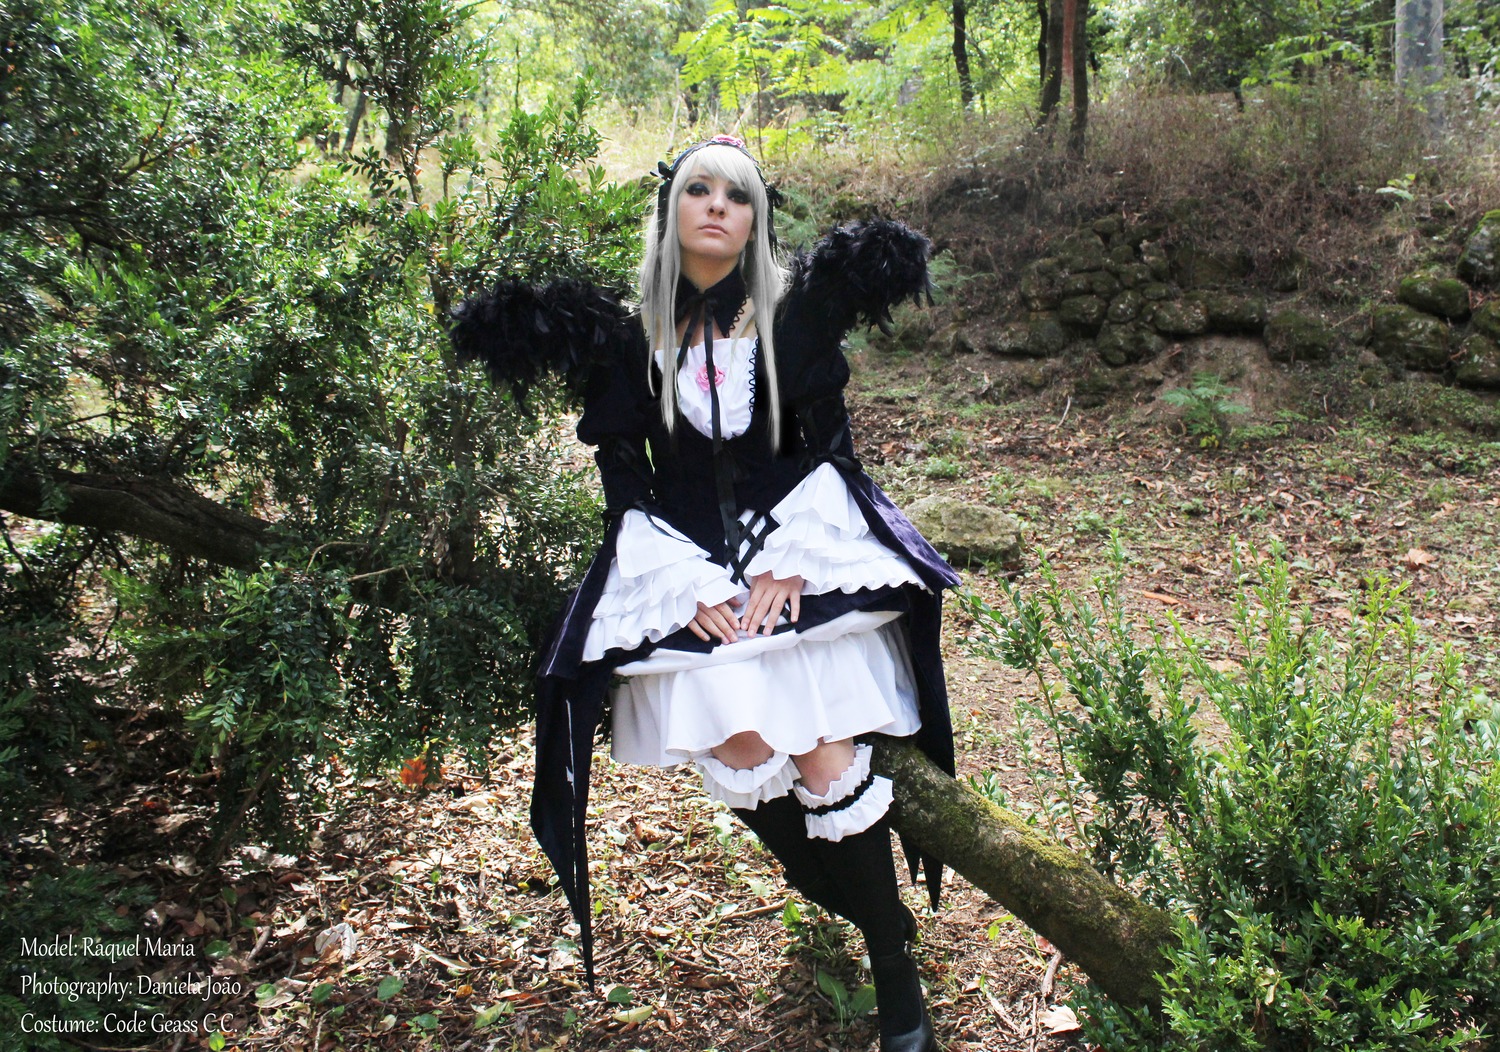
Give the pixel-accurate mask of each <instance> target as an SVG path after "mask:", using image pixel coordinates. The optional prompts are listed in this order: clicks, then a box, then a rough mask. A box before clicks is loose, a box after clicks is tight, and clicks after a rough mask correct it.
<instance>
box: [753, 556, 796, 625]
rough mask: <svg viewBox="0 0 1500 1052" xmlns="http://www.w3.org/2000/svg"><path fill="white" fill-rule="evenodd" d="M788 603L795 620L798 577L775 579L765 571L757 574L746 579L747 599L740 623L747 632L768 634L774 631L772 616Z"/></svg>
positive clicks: (774, 623) (774, 619) (774, 617)
mask: <svg viewBox="0 0 1500 1052" xmlns="http://www.w3.org/2000/svg"><path fill="white" fill-rule="evenodd" d="M785 606H790V607H791V610H790V615H789V616H790V618H791V620H792V621H793V622H795V621H796V620H797V616H798V614H800V613H801V611H802V578H800V577H787V578H784V579H782V580H779V581H778V580H777V579H776V578H774V577H772V576H771V574H770V572H769V571H767V572H766V573H763V574H758V575H757V576H756V577H755V578H754V579H753V580H752V581H751V582H750V601H749V603H748V604H747V606H746V610H745V616H744V617H743V618H741V619H740V627H741V628H743V629H744V630H745V631H747V632H750V633H752V634H753V633H755V632H757V631H759V632H761V633H762V634H763V635H770V634H771V633H772V632H774V631H776V619H777V617H779V616H780V615H781V610H782V607H785Z"/></svg>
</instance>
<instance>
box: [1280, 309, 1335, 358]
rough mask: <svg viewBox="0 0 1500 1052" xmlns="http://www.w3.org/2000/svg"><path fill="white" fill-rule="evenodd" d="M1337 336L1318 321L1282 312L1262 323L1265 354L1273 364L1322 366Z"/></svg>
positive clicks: (1294, 312) (1292, 311)
mask: <svg viewBox="0 0 1500 1052" xmlns="http://www.w3.org/2000/svg"><path fill="white" fill-rule="evenodd" d="M1337 345H1338V334H1337V333H1336V332H1334V331H1333V329H1331V328H1330V327H1329V326H1328V325H1327V324H1326V323H1325V322H1324V321H1323V319H1321V318H1315V317H1313V316H1312V315H1310V314H1303V313H1302V312H1301V311H1294V310H1284V311H1281V312H1280V313H1278V314H1277V315H1275V316H1274V317H1273V318H1271V320H1270V321H1268V322H1267V323H1266V351H1267V353H1268V354H1269V355H1270V356H1271V360H1272V361H1275V362H1326V361H1327V360H1328V359H1329V358H1332V357H1333V349H1334V347H1336V346H1337Z"/></svg>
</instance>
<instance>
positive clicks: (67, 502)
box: [0, 466, 272, 570]
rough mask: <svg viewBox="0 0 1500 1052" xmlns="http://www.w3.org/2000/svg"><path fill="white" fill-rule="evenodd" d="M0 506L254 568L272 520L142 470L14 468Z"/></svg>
mask: <svg viewBox="0 0 1500 1052" xmlns="http://www.w3.org/2000/svg"><path fill="white" fill-rule="evenodd" d="M0 509H3V510H5V511H10V512H14V513H16V514H17V515H24V516H26V517H27V518H31V519H45V520H47V521H49V522H61V523H65V524H67V525H69V526H85V527H89V528H91V529H97V530H108V531H111V532H115V533H123V534H126V535H128V536H132V537H139V538H141V539H142V540H147V541H155V542H157V543H158V544H164V545H166V546H167V547H169V548H172V549H174V550H176V551H179V552H181V553H183V554H184V555H189V556H192V557H194V558H197V559H207V560H208V561H209V562H211V563H218V564H219V565H222V566H233V567H235V568H237V569H241V570H253V569H255V567H257V566H258V565H260V556H261V546H262V545H263V544H265V543H266V542H267V541H269V540H270V539H271V531H272V526H271V524H270V523H268V522H264V521H262V520H260V519H257V518H254V517H253V516H250V515H246V514H244V513H243V512H239V511H236V510H234V509H233V508H229V507H226V506H225V505H223V504H219V503H217V502H215V501H211V500H209V499H208V498H207V497H204V496H201V495H200V494H198V493H195V492H193V491H192V490H190V489H188V488H186V487H184V486H179V485H177V484H176V483H174V482H169V481H167V480H165V479H157V478H150V477H147V476H143V475H81V474H75V473H73V472H71V471H54V472H51V473H49V474H48V475H47V476H46V477H45V478H44V477H43V476H41V475H38V474H36V473H34V472H29V471H25V470H22V469H20V468H19V466H13V467H12V468H11V470H10V471H9V472H7V473H6V475H5V476H4V478H3V480H0Z"/></svg>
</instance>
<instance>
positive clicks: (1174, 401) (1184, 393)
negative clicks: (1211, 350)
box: [1161, 373, 1250, 449]
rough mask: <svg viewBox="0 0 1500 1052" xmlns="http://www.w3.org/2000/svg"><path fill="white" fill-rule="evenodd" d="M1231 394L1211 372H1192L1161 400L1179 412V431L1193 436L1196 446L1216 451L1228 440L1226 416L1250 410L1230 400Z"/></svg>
mask: <svg viewBox="0 0 1500 1052" xmlns="http://www.w3.org/2000/svg"><path fill="white" fill-rule="evenodd" d="M1235 391H1236V388H1233V387H1231V386H1229V385H1228V384H1226V383H1225V382H1224V381H1223V380H1221V379H1220V378H1219V377H1218V375H1217V374H1215V373H1194V374H1193V379H1192V382H1191V383H1189V384H1187V385H1186V386H1183V387H1176V388H1173V389H1172V390H1170V391H1167V392H1166V393H1165V394H1163V395H1162V396H1161V400H1162V401H1163V402H1166V403H1167V404H1168V405H1174V406H1176V407H1177V408H1178V409H1181V410H1182V426H1183V429H1184V430H1186V431H1187V433H1188V434H1190V435H1196V436H1197V438H1198V444H1199V445H1200V446H1202V447H1203V448H1204V449H1217V448H1218V447H1219V446H1222V445H1223V444H1224V443H1225V442H1226V441H1227V440H1228V438H1229V435H1230V430H1231V425H1230V423H1229V417H1230V416H1231V415H1234V414H1239V413H1248V412H1249V411H1250V409H1249V407H1247V406H1244V405H1241V404H1240V403H1239V402H1232V401H1230V399H1231V398H1232V397H1233V395H1234V393H1235Z"/></svg>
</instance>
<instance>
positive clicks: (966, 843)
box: [875, 738, 1175, 1008]
mask: <svg viewBox="0 0 1500 1052" xmlns="http://www.w3.org/2000/svg"><path fill="white" fill-rule="evenodd" d="M875 769H876V771H877V772H878V773H880V774H883V775H885V776H886V777H888V778H890V779H891V781H893V782H894V783H895V793H896V806H895V810H894V811H893V813H892V825H893V826H894V827H895V829H896V831H897V832H899V833H900V834H901V835H902V836H905V837H910V838H911V839H912V840H913V841H915V842H916V844H917V845H918V846H919V847H920V848H921V849H922V851H923V852H924V853H926V854H930V855H932V856H933V857H934V858H939V859H941V860H942V861H943V862H944V863H946V864H947V865H948V866H949V867H950V868H952V869H953V870H955V871H956V872H958V873H961V874H962V875H963V876H964V877H966V878H967V879H968V880H969V881H970V882H971V883H973V884H974V886H975V887H977V888H979V889H980V890H981V891H983V892H985V893H986V894H988V895H989V896H990V897H991V898H993V899H994V900H995V901H996V902H999V903H1000V904H1001V905H1002V906H1004V907H1005V908H1006V909H1008V910H1010V911H1011V912H1012V913H1014V914H1015V915H1016V916H1017V917H1018V918H1020V919H1021V920H1022V921H1024V922H1025V923H1026V924H1028V925H1029V926H1030V927H1031V928H1032V929H1033V930H1035V931H1037V932H1039V933H1041V934H1042V935H1044V936H1046V937H1047V939H1049V940H1050V941H1051V942H1052V944H1053V945H1054V946H1056V947H1057V948H1058V949H1059V950H1061V951H1062V952H1063V954H1064V955H1065V956H1066V957H1067V958H1068V959H1069V960H1071V961H1072V962H1073V963H1074V964H1076V965H1078V967H1079V968H1081V969H1083V971H1084V973H1085V974H1086V975H1088V977H1089V979H1090V980H1091V981H1092V982H1093V983H1094V984H1095V985H1096V986H1098V987H1099V989H1101V990H1103V991H1104V993H1106V994H1107V995H1108V996H1109V997H1110V998H1112V999H1113V1000H1115V1001H1117V1002H1119V1003H1120V1004H1124V1005H1130V1006H1132V1007H1137V1006H1144V1007H1150V1008H1155V1007H1157V1006H1158V1005H1160V1003H1161V990H1160V988H1159V987H1158V986H1157V983H1156V979H1155V976H1156V973H1157V972H1158V971H1160V970H1161V969H1162V968H1163V967H1164V966H1165V964H1166V960H1165V958H1164V957H1163V956H1162V950H1163V949H1164V947H1165V946H1166V944H1167V943H1168V942H1169V941H1172V940H1173V938H1174V934H1173V932H1174V925H1175V920H1174V918H1173V917H1172V915H1171V914H1169V913H1167V912H1166V911H1165V910H1161V909H1158V908H1156V907H1155V906H1151V905H1148V904H1146V903H1144V902H1142V901H1141V900H1140V899H1138V898H1136V897H1135V896H1134V895H1132V894H1130V893H1129V892H1128V891H1126V890H1124V889H1123V888H1121V887H1119V886H1117V885H1115V884H1113V883H1111V882H1110V881H1108V880H1106V879H1104V878H1103V877H1102V876H1100V875H1099V873H1098V872H1097V871H1095V870H1094V868H1093V867H1092V866H1090V865H1089V864H1088V863H1087V862H1086V861H1084V860H1083V858H1081V857H1080V856H1079V855H1078V854H1077V853H1075V852H1073V851H1070V850H1069V849H1068V848H1066V847H1064V846H1063V845H1061V844H1059V843H1057V842H1055V841H1052V840H1048V839H1047V838H1046V837H1043V836H1040V835H1038V834H1037V832H1036V831H1035V830H1034V829H1032V828H1030V827H1028V826H1027V825H1026V823H1025V822H1023V821H1022V820H1021V819H1020V818H1018V817H1016V816H1015V815H1013V814H1010V813H1009V812H1007V811H1004V810H1002V809H1001V808H999V807H996V806H995V805H994V804H992V803H990V802H989V801H988V800H986V799H985V798H984V797H982V796H980V795H979V794H978V793H976V792H974V790H972V789H970V788H969V787H968V786H967V785H964V784H963V783H962V782H958V781H955V780H954V779H952V778H949V777H948V776H947V775H946V774H944V773H943V772H942V771H940V770H939V769H938V768H937V766H936V765H934V764H933V763H932V761H931V760H929V759H927V757H925V756H923V755H922V753H920V752H918V751H917V750H916V749H915V748H913V747H912V746H911V745H908V744H906V743H904V742H899V741H896V740H895V739H891V738H881V739H878V740H877V742H876V749H875Z"/></svg>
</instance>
